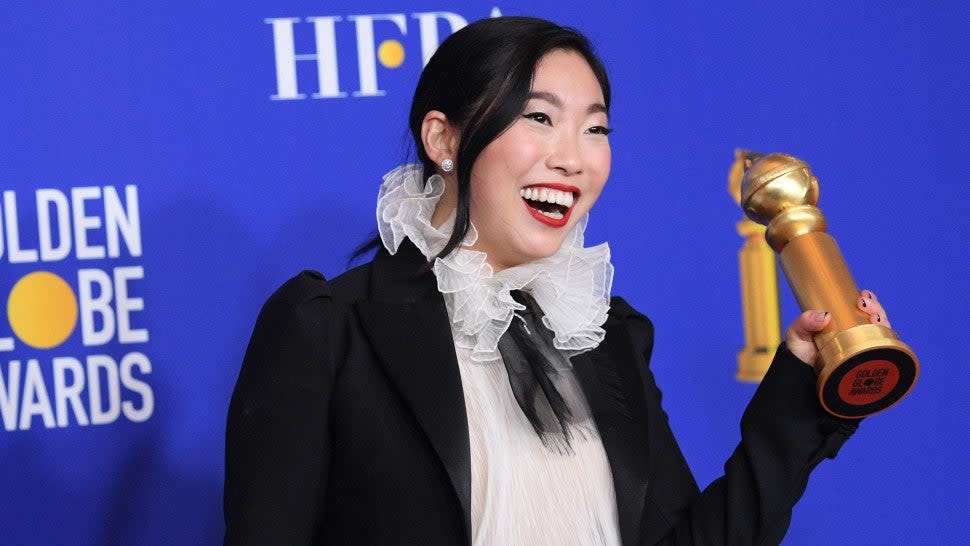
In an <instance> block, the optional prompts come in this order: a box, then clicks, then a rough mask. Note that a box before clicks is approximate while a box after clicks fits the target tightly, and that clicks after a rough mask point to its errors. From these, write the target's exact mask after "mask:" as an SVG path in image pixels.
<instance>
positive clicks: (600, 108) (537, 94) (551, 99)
mask: <svg viewBox="0 0 970 546" xmlns="http://www.w3.org/2000/svg"><path fill="white" fill-rule="evenodd" d="M528 99H530V100H531V99H539V100H544V101H546V102H548V103H549V104H551V105H553V106H555V107H556V108H562V107H563V104H562V99H560V98H559V95H556V94H555V93H550V92H548V91H530V92H529V96H528ZM586 113H587V114H598V113H603V114H606V115H609V113H610V111H609V110H607V109H606V105H605V104H602V103H599V102H594V103H593V104H590V105H589V108H587V109H586Z"/></svg>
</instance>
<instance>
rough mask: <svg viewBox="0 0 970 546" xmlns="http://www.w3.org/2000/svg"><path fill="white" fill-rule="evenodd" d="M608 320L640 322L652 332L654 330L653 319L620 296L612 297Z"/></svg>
mask: <svg viewBox="0 0 970 546" xmlns="http://www.w3.org/2000/svg"><path fill="white" fill-rule="evenodd" d="M607 320H608V321H622V322H634V323H640V324H641V327H645V328H646V329H647V330H649V331H651V332H652V331H653V321H651V320H650V319H649V318H648V317H647V315H644V314H643V313H641V312H640V311H637V310H636V309H634V308H633V306H632V305H630V304H629V303H628V302H627V301H626V300H625V299H623V298H621V297H620V296H613V297H612V298H610V313H609V316H608V317H607Z"/></svg>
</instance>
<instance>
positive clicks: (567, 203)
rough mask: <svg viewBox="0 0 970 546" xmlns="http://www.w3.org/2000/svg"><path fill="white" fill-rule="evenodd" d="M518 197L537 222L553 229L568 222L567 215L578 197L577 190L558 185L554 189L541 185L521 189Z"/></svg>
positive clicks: (550, 186)
mask: <svg viewBox="0 0 970 546" xmlns="http://www.w3.org/2000/svg"><path fill="white" fill-rule="evenodd" d="M519 195H521V196H522V200H523V201H524V202H525V204H526V206H527V207H529V212H530V213H532V216H533V217H535V218H536V219H537V220H539V221H541V222H543V223H545V224H548V225H550V226H553V227H562V226H564V225H566V222H567V221H568V220H569V213H570V211H572V207H573V204H574V203H575V201H576V198H577V197H578V196H579V189H578V188H574V187H572V186H563V185H559V184H556V185H555V187H553V186H552V185H545V184H543V185H537V186H529V187H527V188H522V189H521V190H519Z"/></svg>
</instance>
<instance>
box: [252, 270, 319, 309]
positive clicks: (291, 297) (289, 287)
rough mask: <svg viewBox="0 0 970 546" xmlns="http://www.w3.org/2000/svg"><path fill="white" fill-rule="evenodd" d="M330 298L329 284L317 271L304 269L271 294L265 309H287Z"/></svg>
mask: <svg viewBox="0 0 970 546" xmlns="http://www.w3.org/2000/svg"><path fill="white" fill-rule="evenodd" d="M330 298H331V290H330V283H329V282H327V279H326V277H324V276H323V274H322V273H320V272H319V271H314V270H312V269H304V270H303V271H301V272H300V273H299V274H297V275H296V276H295V277H293V278H291V279H289V280H288V281H286V282H285V283H283V285H282V286H280V287H279V288H277V289H276V291H275V292H273V295H271V296H270V297H269V299H268V300H266V305H265V307H268V308H289V307H294V306H299V305H301V304H304V303H307V302H310V301H313V300H321V299H322V300H328V299H330Z"/></svg>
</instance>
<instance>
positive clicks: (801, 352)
mask: <svg viewBox="0 0 970 546" xmlns="http://www.w3.org/2000/svg"><path fill="white" fill-rule="evenodd" d="M855 304H856V307H858V308H859V309H860V310H861V311H863V312H864V313H866V314H867V315H869V322H870V323H872V324H879V325H881V326H885V327H886V328H892V326H890V325H889V318H888V317H887V316H886V310H885V309H883V307H882V304H881V303H879V300H878V299H876V295H875V294H873V293H872V291H870V290H862V291H861V292H859V297H858V298H856V302H855ZM831 318H832V317H831V316H830V315H829V313H828V312H827V311H824V310H810V311H805V312H804V313H802V314H801V315H799V316H798V318H796V319H795V320H794V322H792V323H791V325H790V326H789V327H788V330H786V331H785V344H786V345H788V350H789V351H791V352H792V354H794V355H795V356H797V357H798V358H799V360H801V361H802V362H804V363H806V364H809V365H814V364H815V358H816V357H817V356H818V348H816V347H815V341H814V340H813V339H812V337H813V336H814V335H815V334H816V333H818V332H819V331H821V330H822V328H825V326H826V325H827V324H828V323H829V320H831Z"/></svg>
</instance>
